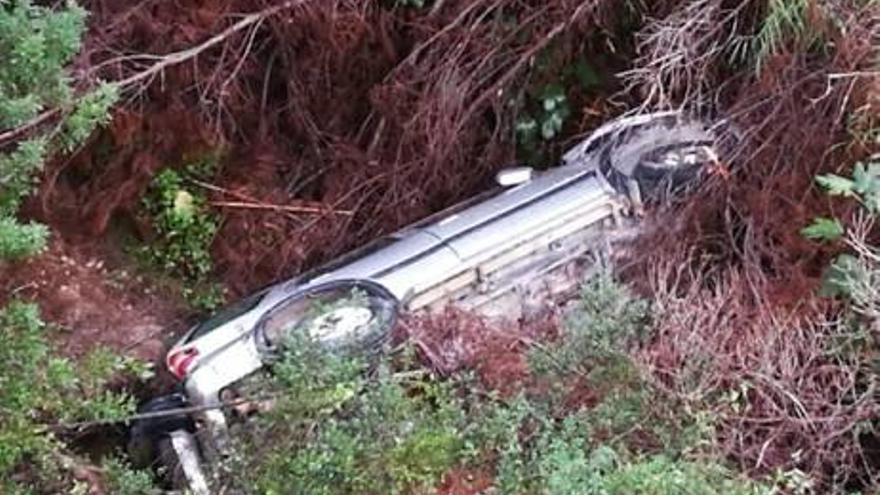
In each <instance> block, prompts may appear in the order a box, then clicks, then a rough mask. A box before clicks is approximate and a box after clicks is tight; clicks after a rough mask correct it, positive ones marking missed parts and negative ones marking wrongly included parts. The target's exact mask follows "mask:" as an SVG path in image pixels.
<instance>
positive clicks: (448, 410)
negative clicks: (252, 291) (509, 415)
mask: <svg viewBox="0 0 880 495" xmlns="http://www.w3.org/2000/svg"><path fill="white" fill-rule="evenodd" d="M294 339H295V342H296V343H295V344H293V343H291V345H289V346H288V351H287V352H286V353H285V355H284V357H283V358H282V359H281V360H280V361H279V362H277V363H276V364H275V365H274V366H273V371H272V373H273V375H274V379H273V380H271V382H272V383H273V386H278V387H280V388H279V389H276V392H278V391H280V395H279V398H278V399H277V402H276V403H275V404H274V407H273V409H272V410H271V411H269V412H266V413H264V414H263V415H261V416H260V417H259V418H257V419H256V420H254V421H253V424H252V425H249V426H248V427H247V430H246V431H247V433H246V434H242V435H241V436H240V438H241V439H242V440H241V441H240V444H239V446H240V449H241V451H242V452H244V453H245V455H244V458H245V460H244V463H245V466H236V467H234V468H231V469H228V470H227V471H229V472H236V473H252V477H249V478H246V479H244V480H239V484H240V485H241V486H256V487H257V488H258V489H257V492H259V493H303V494H339V493H353V494H354V493H357V494H365V493H376V494H379V493H382V494H384V493H411V492H412V491H413V490H418V489H420V488H428V487H431V486H433V485H435V484H436V483H437V482H438V481H439V479H440V477H441V476H442V475H443V474H444V473H446V472H447V471H448V470H449V469H451V468H452V467H454V466H456V465H457V464H458V463H459V461H460V460H461V459H462V458H463V457H464V456H465V454H466V450H465V439H464V433H463V432H464V431H466V426H467V424H466V419H465V416H464V414H463V410H462V408H461V405H460V403H459V400H458V399H457V398H456V397H455V394H454V390H453V388H452V385H451V384H448V383H444V382H440V381H438V380H437V379H435V378H433V377H431V376H430V375H427V374H425V375H422V374H421V373H417V375H418V379H417V380H408V379H405V378H402V377H401V376H400V375H392V374H389V373H388V372H387V371H381V370H380V371H378V373H379V376H378V377H377V378H376V379H375V381H369V382H368V381H366V380H365V378H364V376H363V373H364V369H365V368H364V365H363V364H362V362H360V361H359V360H358V359H357V358H352V357H345V356H342V355H339V354H334V353H331V352H328V351H326V350H325V349H323V348H322V347H320V346H318V345H317V344H316V343H314V342H311V341H309V340H308V339H306V338H303V337H299V338H297V337H294ZM265 379H266V377H265V376H261V377H259V378H257V379H256V380H255V382H256V383H259V382H261V381H262V380H265ZM263 393H265V390H264V392H263ZM266 438H272V439H282V440H280V441H277V442H272V444H271V445H266V444H265V441H264V440H265V439H266Z"/></svg>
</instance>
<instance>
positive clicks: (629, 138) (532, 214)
mask: <svg viewBox="0 0 880 495" xmlns="http://www.w3.org/2000/svg"><path fill="white" fill-rule="evenodd" d="M717 142H718V129H717V128H714V127H712V126H709V125H706V124H704V123H703V122H701V121H698V120H693V119H689V118H687V117H686V116H684V115H682V114H680V113H678V112H664V113H654V114H648V115H641V116H636V117H627V118H622V119H618V120H615V121H613V122H610V123H608V124H606V125H604V126H602V127H601V128H600V129H598V130H597V131H596V132H594V133H593V134H592V135H591V136H589V137H588V138H587V139H586V140H584V141H582V142H581V143H580V144H578V145H577V146H575V147H574V148H572V149H571V150H570V151H569V152H568V153H566V155H565V156H564V158H563V163H562V164H561V165H560V166H559V167H557V168H554V169H551V170H549V171H547V172H543V173H540V174H534V173H533V172H532V171H531V169H528V168H515V169H508V170H505V171H502V172H501V173H500V174H499V176H498V182H499V184H500V186H499V187H498V188H497V189H495V190H493V191H489V192H487V193H485V194H483V195H480V196H479V197H477V198H473V199H472V200H470V201H467V202H466V203H463V204H460V205H457V206H455V207H453V208H450V209H448V210H446V211H442V212H440V213H438V214H436V215H434V216H432V217H430V218H428V219H425V220H423V221H421V222H419V223H417V224H415V225H412V226H409V227H407V228H405V229H403V230H400V231H398V232H395V233H394V234H391V235H389V236H387V237H383V238H381V239H379V240H377V241H375V242H373V243H371V244H369V245H367V246H365V247H363V248H361V249H359V250H356V251H354V252H352V253H350V254H348V255H346V256H344V257H342V258H340V259H338V260H336V261H335V262H333V263H331V264H330V265H328V266H324V267H321V268H320V269H318V270H315V271H312V272H309V273H307V274H304V275H302V276H299V277H296V278H294V279H292V280H288V281H284V282H281V283H278V284H277V285H273V286H271V287H268V288H266V289H264V290H262V291H259V292H258V293H256V294H254V295H252V296H250V297H248V298H246V299H244V300H242V301H239V302H238V303H236V304H234V305H232V306H230V307H228V308H226V309H224V310H222V311H220V312H218V313H217V314H216V315H214V316H213V317H212V318H210V319H208V320H206V321H204V322H203V323H201V324H199V325H196V326H195V327H194V328H192V329H191V330H190V331H189V332H188V333H187V334H186V335H185V336H184V337H183V338H181V339H180V341H179V342H178V343H177V344H175V345H174V346H173V348H172V349H171V351H170V352H169V353H168V355H167V360H166V362H167V366H168V369H169V370H170V371H171V373H172V374H173V375H174V376H176V377H177V378H178V379H179V380H180V381H181V387H180V390H181V391H180V392H178V393H176V394H172V395H169V396H164V397H159V398H157V399H154V400H152V401H150V402H149V403H147V404H145V405H144V406H143V407H142V412H144V413H146V417H145V418H144V419H143V420H141V421H139V422H138V423H137V424H135V425H134V426H133V428H132V435H133V437H135V438H136V439H138V440H139V441H140V442H144V441H146V442H148V443H149V444H150V445H151V446H153V447H154V449H153V451H154V452H155V453H156V455H158V456H160V457H161V458H162V461H163V462H165V463H173V464H174V466H175V467H176V472H177V473H178V474H179V480H178V481H179V482H180V483H183V484H186V485H187V487H188V488H189V490H190V491H191V492H192V493H196V494H203V493H211V489H210V480H209V479H208V478H209V477H208V476H206V474H205V472H206V471H205V470H204V469H203V467H204V465H205V464H206V463H211V462H213V461H214V460H215V459H216V458H217V457H218V456H221V457H222V456H223V455H225V450H226V449H227V447H226V444H227V440H226V439H227V419H226V413H225V411H224V399H225V398H226V396H225V395H224V393H225V392H226V391H227V390H229V389H230V388H231V387H232V386H233V385H235V384H236V383H237V382H239V381H240V380H242V379H244V378H245V377H248V376H250V375H252V374H253V373H255V372H257V371H259V370H261V369H262V368H264V367H265V366H267V365H269V363H271V361H272V357H273V356H276V355H277V352H278V347H279V346H280V345H281V344H282V343H283V342H284V341H285V332H287V331H289V329H292V328H295V329H297V331H307V332H309V334H310V337H311V338H312V339H314V340H316V341H317V342H320V343H322V344H323V345H326V346H328V347H330V348H334V349H337V348H340V349H341V348H346V347H356V348H360V349H366V350H372V351H375V352H379V351H380V350H381V349H382V346H383V343H384V342H385V341H386V339H387V337H388V335H389V333H390V330H391V327H392V326H393V324H394V322H395V319H396V317H397V314H398V312H400V311H408V312H414V311H432V310H435V309H437V308H442V307H445V306H447V305H450V304H453V305H457V306H460V307H464V308H468V309H471V310H473V311H476V312H479V313H481V314H483V315H485V316H487V317H490V318H491V317H504V318H516V317H519V316H523V315H527V314H528V313H530V312H532V311H535V310H536V309H538V308H539V307H540V306H541V304H546V301H547V300H549V299H553V298H556V297H559V296H560V295H563V294H566V293H568V292H569V291H571V290H572V289H574V288H576V287H577V285H578V284H579V283H581V282H582V281H583V280H584V279H585V278H586V277H589V276H590V274H591V272H593V271H595V270H596V269H597V267H598V266H599V265H600V263H601V260H602V259H603V257H604V256H605V255H607V253H608V249H609V248H610V247H611V245H612V244H613V242H614V239H615V238H616V236H618V235H619V234H620V233H622V232H627V231H631V230H632V229H633V227H635V226H637V224H638V221H639V218H640V212H641V211H642V208H643V203H646V202H651V201H654V200H656V199H657V198H661V197H663V196H665V195H667V194H670V193H674V192H676V191H678V190H680V189H681V188H683V187H687V185H688V184H690V183H692V182H693V181H694V180H695V179H697V178H698V177H699V176H700V175H701V174H703V173H705V172H706V171H707V170H709V169H710V168H711V167H712V166H715V165H717V164H718V163H717V162H718V159H717V155H716V149H717ZM353 293H357V295H358V297H352V294H353ZM315 307H321V308H323V309H322V311H315V310H314V308H315ZM163 411H166V412H169V414H162V412H163ZM175 411H178V412H180V414H170V413H173V412H175ZM154 413H156V414H154ZM151 414H154V415H153V416H150V415H151Z"/></svg>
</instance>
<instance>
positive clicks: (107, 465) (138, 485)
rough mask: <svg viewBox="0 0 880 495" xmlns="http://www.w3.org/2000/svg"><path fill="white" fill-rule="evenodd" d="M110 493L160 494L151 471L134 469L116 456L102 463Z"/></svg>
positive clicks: (129, 494)
mask: <svg viewBox="0 0 880 495" xmlns="http://www.w3.org/2000/svg"><path fill="white" fill-rule="evenodd" d="M101 466H102V467H103V469H104V479H105V482H106V484H107V489H108V493H112V494H113V495H158V494H160V493H162V491H161V490H159V489H158V488H157V487H156V484H155V483H154V481H153V476H152V474H151V473H149V472H147V471H143V470H138V469H134V468H132V467H131V466H129V465H128V464H127V463H126V462H125V461H122V460H120V459H118V458H116V457H111V458H109V459H107V460H105V461H104V462H103V463H102V465H101Z"/></svg>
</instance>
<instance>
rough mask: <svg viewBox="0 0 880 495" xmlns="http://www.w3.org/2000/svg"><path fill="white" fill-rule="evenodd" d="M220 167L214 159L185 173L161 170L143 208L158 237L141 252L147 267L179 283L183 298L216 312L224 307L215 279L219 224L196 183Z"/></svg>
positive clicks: (188, 167)
mask: <svg viewBox="0 0 880 495" xmlns="http://www.w3.org/2000/svg"><path fill="white" fill-rule="evenodd" d="M216 161H217V158H216V157H214V156H208V157H204V158H202V159H199V160H194V161H192V162H191V163H188V164H187V165H185V166H184V167H183V168H182V170H181V171H177V170H174V169H166V170H163V171H162V172H160V173H159V174H158V175H157V176H156V177H155V178H154V179H153V181H152V184H151V187H150V191H149V192H148V194H147V195H146V196H145V198H144V200H143V206H144V209H145V210H146V212H147V214H148V215H149V216H150V218H151V220H152V225H153V228H154V230H155V234H156V236H155V238H154V239H153V240H152V241H151V242H150V243H149V244H148V245H145V246H142V247H141V248H139V250H138V252H139V254H140V255H141V256H142V257H143V258H144V259H145V260H146V261H147V262H148V264H149V265H151V266H154V267H156V268H158V269H159V270H160V271H161V272H163V273H165V274H167V275H169V276H171V277H174V278H176V279H178V280H180V281H181V282H182V284H183V288H182V295H183V296H184V298H185V299H186V300H187V301H189V302H190V303H191V304H192V305H193V306H195V307H197V308H200V309H205V310H211V309H216V308H217V307H218V306H220V304H222V303H223V301H224V294H223V289H222V287H221V286H220V285H219V284H218V283H217V282H215V281H214V280H213V278H212V275H213V273H212V272H213V269H214V264H213V261H212V258H211V251H210V248H211V243H212V242H213V241H214V236H215V235H216V233H217V228H218V224H219V220H218V218H217V216H216V215H215V214H214V213H213V212H212V211H211V210H210V209H209V208H208V205H207V199H206V197H205V194H204V192H203V191H202V190H199V189H197V188H196V187H195V186H194V185H193V183H192V180H193V179H195V180H198V179H204V178H205V177H207V176H209V175H210V174H211V173H212V171H213V170H214V168H215V167H216Z"/></svg>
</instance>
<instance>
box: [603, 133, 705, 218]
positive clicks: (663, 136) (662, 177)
mask: <svg viewBox="0 0 880 495" xmlns="http://www.w3.org/2000/svg"><path fill="white" fill-rule="evenodd" d="M715 143H716V138H715V136H714V134H713V133H712V131H711V130H710V129H709V128H708V127H707V126H706V125H705V124H703V123H702V122H699V121H681V120H679V119H662V120H659V121H657V122H649V123H645V124H642V125H639V126H636V127H632V128H626V129H623V130H621V131H620V132H618V133H617V134H616V135H614V136H613V137H612V138H611V139H609V140H608V142H607V143H605V144H604V147H603V150H602V154H601V157H602V158H601V160H602V163H601V166H600V169H601V170H602V172H603V173H604V174H605V176H606V178H608V180H609V182H611V185H612V186H613V187H614V188H615V189H617V190H618V191H620V192H626V181H627V179H629V178H632V179H635V181H636V182H637V183H638V184H639V189H640V191H641V196H642V199H643V200H644V201H649V202H656V201H661V200H663V199H666V198H667V197H668V196H670V195H672V194H676V193H678V192H680V191H682V190H684V189H686V188H687V187H688V186H689V185H690V184H693V183H694V182H695V181H696V180H698V179H699V178H700V177H701V175H702V172H703V171H704V170H705V166H706V165H707V164H708V163H707V160H706V159H705V158H706V157H703V159H701V160H700V161H698V162H696V163H692V164H688V163H686V162H684V161H681V162H680V163H679V164H672V165H666V164H663V163H662V159H663V158H662V157H663V155H664V154H677V153H686V152H688V151H689V150H699V149H700V148H702V147H713V146H714V145H715Z"/></svg>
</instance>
